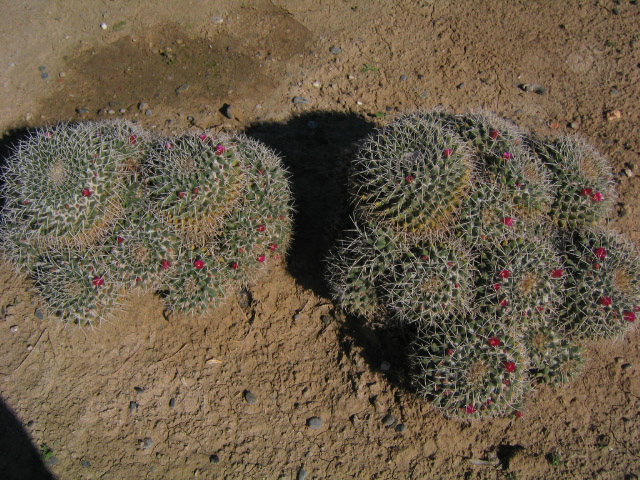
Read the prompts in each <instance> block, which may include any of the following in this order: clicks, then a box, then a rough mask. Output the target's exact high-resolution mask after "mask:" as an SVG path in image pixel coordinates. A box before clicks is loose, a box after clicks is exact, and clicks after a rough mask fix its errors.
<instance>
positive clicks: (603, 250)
mask: <svg viewBox="0 0 640 480" xmlns="http://www.w3.org/2000/svg"><path fill="white" fill-rule="evenodd" d="M606 257H607V249H606V248H604V247H600V248H599V249H597V250H596V258H599V259H600V260H602V259H604V258H606Z"/></svg>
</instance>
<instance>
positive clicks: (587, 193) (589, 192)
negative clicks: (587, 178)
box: [580, 188, 592, 197]
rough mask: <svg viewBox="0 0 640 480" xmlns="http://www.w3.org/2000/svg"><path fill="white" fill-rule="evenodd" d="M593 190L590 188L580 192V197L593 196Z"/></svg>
mask: <svg viewBox="0 0 640 480" xmlns="http://www.w3.org/2000/svg"><path fill="white" fill-rule="evenodd" d="M591 192H592V190H591V189H590V188H583V189H582V190H580V195H582V196H583V197H588V196H589V195H591Z"/></svg>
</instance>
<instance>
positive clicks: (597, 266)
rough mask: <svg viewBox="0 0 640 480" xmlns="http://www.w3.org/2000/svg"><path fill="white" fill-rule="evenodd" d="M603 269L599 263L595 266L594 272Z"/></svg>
mask: <svg viewBox="0 0 640 480" xmlns="http://www.w3.org/2000/svg"><path fill="white" fill-rule="evenodd" d="M601 267H602V265H600V264H599V263H594V264H593V269H594V270H600V268H601Z"/></svg>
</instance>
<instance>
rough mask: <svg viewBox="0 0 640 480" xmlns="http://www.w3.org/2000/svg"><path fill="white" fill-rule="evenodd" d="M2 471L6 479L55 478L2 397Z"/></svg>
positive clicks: (0, 431) (0, 420) (0, 430)
mask: <svg viewBox="0 0 640 480" xmlns="http://www.w3.org/2000/svg"><path fill="white" fill-rule="evenodd" d="M0 472H2V478H3V479H6V480H24V479H30V480H54V479H55V477H54V476H53V475H52V474H51V473H50V472H49V471H48V470H47V468H46V467H45V465H44V463H43V461H42V459H41V458H40V454H39V453H38V450H37V448H36V447H35V446H34V445H33V443H32V442H31V439H30V438H29V434H28V433H27V431H26V430H25V429H24V427H23V426H22V424H21V423H20V421H19V420H18V419H17V417H16V415H15V414H14V413H13V412H12V411H11V409H10V408H9V407H8V406H7V405H6V404H5V403H4V401H3V400H2V398H0Z"/></svg>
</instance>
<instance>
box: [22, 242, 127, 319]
mask: <svg viewBox="0 0 640 480" xmlns="http://www.w3.org/2000/svg"><path fill="white" fill-rule="evenodd" d="M34 276H35V280H36V288H37V289H38V291H39V293H40V295H41V296H42V297H43V298H44V299H45V301H46V302H47V304H48V307H49V310H50V311H51V312H52V313H53V314H55V315H56V316H58V317H59V318H60V319H61V320H62V321H64V322H71V323H76V324H79V325H96V324H99V323H101V322H102V321H104V320H107V319H109V318H111V317H112V316H113V312H114V310H115V309H116V308H117V307H118V300H119V298H120V296H121V292H122V289H123V286H124V284H123V283H122V281H121V279H120V278H119V277H118V275H117V272H115V271H114V269H113V268H112V266H111V265H110V264H109V262H107V261H106V256H105V254H104V252H103V251H101V249H95V248H90V249H85V250H62V251H59V252H48V253H46V254H44V255H42V256H41V257H40V259H39V261H38V263H37V266H36V267H35V268H34Z"/></svg>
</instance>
